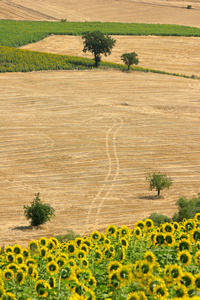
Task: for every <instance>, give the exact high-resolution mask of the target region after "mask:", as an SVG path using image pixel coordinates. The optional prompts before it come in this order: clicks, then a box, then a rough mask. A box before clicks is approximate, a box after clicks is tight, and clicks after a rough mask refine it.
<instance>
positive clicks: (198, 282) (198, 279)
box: [194, 273, 200, 292]
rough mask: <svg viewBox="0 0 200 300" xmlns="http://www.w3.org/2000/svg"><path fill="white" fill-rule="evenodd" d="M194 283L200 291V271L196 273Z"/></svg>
mask: <svg viewBox="0 0 200 300" xmlns="http://www.w3.org/2000/svg"><path fill="white" fill-rule="evenodd" d="M194 284H195V287H196V289H197V290H198V291H199V292H200V273H199V274H196V275H194Z"/></svg>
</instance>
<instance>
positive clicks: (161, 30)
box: [0, 20, 200, 47]
mask: <svg viewBox="0 0 200 300" xmlns="http://www.w3.org/2000/svg"><path fill="white" fill-rule="evenodd" d="M92 30H100V31H102V32H103V33H104V34H109V35H137V36H138V35H157V36H196V37H200V28H195V27H189V26H180V25H165V24H144V23H115V22H103V23H102V22H47V21H44V22H41V21H11V20H0V45H2V46H8V47H20V46H22V45H26V44H29V43H33V42H36V41H39V40H41V39H43V38H45V37H47V36H49V35H51V34H57V35H58V34H60V35H65V34H66V35H67V34H68V35H79V36H81V35H82V33H83V32H84V31H92Z"/></svg>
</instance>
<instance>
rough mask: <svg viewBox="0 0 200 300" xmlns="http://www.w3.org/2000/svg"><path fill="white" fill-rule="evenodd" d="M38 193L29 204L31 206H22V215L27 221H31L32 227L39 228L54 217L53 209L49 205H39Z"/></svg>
mask: <svg viewBox="0 0 200 300" xmlns="http://www.w3.org/2000/svg"><path fill="white" fill-rule="evenodd" d="M39 195H40V194H39V193H37V194H35V199H34V200H33V202H31V206H25V205H24V215H25V217H26V218H27V220H29V219H31V225H32V226H39V225H42V224H44V223H46V222H47V221H50V219H51V217H53V216H54V208H52V207H51V206H50V205H49V204H45V203H41V200H40V198H39Z"/></svg>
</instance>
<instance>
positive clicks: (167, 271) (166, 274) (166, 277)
mask: <svg viewBox="0 0 200 300" xmlns="http://www.w3.org/2000/svg"><path fill="white" fill-rule="evenodd" d="M170 270H171V265H166V266H165V268H164V273H163V278H164V280H165V281H166V282H168V283H171V282H172V278H171V274H170Z"/></svg>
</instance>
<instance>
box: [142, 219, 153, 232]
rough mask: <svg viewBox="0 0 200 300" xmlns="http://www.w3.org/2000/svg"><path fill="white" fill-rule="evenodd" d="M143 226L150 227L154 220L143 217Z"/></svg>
mask: <svg viewBox="0 0 200 300" xmlns="http://www.w3.org/2000/svg"><path fill="white" fill-rule="evenodd" d="M144 226H145V228H147V229H148V230H150V229H152V228H153V227H154V222H153V220H151V219H145V220H144Z"/></svg>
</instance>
